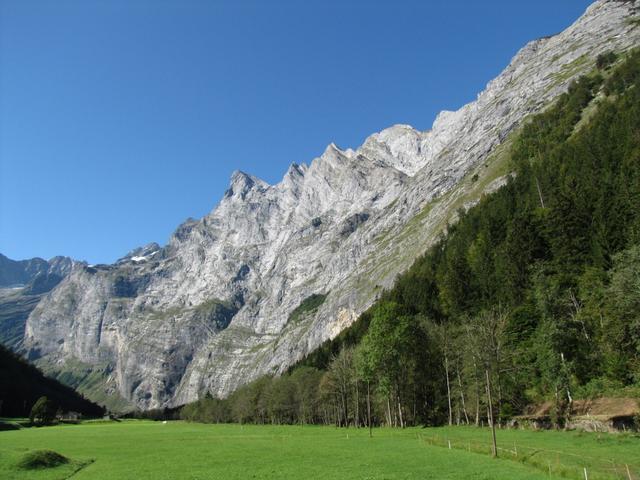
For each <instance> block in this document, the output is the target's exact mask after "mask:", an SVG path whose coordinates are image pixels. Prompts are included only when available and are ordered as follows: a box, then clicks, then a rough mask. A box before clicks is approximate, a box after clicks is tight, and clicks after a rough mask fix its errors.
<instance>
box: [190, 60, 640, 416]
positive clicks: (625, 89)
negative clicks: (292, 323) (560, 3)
mask: <svg viewBox="0 0 640 480" xmlns="http://www.w3.org/2000/svg"><path fill="white" fill-rule="evenodd" d="M597 66H598V70H596V71H594V72H593V73H592V74H589V75H587V76H584V77H582V78H580V79H579V80H577V81H575V82H574V83H572V85H571V86H570V87H569V89H568V91H567V93H565V94H563V95H561V96H560V97H559V98H558V100H557V101H556V102H555V103H554V104H553V105H552V106H551V107H550V108H548V109H547V110H545V111H544V112H543V113H540V114H538V115H535V116H533V117H532V118H531V119H528V121H527V122H526V124H525V125H524V126H523V128H522V130H521V132H520V133H519V134H518V136H517V138H516V140H515V141H514V143H513V146H512V148H511V152H510V156H511V162H512V171H513V172H514V175H512V176H511V177H510V179H509V181H508V183H507V184H506V185H505V186H504V187H503V188H501V189H500V190H498V191H496V192H494V193H492V194H491V195H486V196H484V197H483V198H482V199H481V200H480V202H479V203H478V204H477V205H476V206H474V207H472V208H470V209H469V210H467V211H460V212H459V215H458V216H459V220H458V221H457V223H456V224H454V225H449V227H448V229H447V231H446V233H445V234H443V235H442V236H441V238H440V239H439V241H438V242H437V243H436V244H435V245H434V246H432V247H431V248H429V249H428V250H427V251H426V253H425V254H424V255H423V256H421V257H420V258H418V259H417V260H416V262H415V263H414V264H413V266H412V267H411V268H410V269H409V270H408V271H407V272H405V273H404V274H402V275H400V276H399V277H398V278H397V280H396V282H395V285H394V287H393V288H392V289H390V290H388V291H386V292H384V293H383V294H382V295H381V297H380V298H379V299H378V301H377V302H376V303H375V304H374V305H373V306H372V307H371V308H370V309H369V310H368V311H366V312H365V313H363V314H362V315H361V316H360V318H359V319H358V321H357V322H356V323H355V324H354V325H353V326H352V327H351V328H349V329H347V330H346V331H345V332H343V333H342V334H340V335H339V336H338V337H337V338H336V339H334V340H332V341H329V342H326V343H325V344H324V345H322V346H321V347H320V348H319V349H318V350H316V351H315V352H313V353H312V354H311V355H309V356H308V357H307V358H306V359H305V360H303V361H302V362H300V363H299V364H298V365H296V366H294V367H293V368H291V369H290V370H289V371H288V372H287V373H286V374H284V375H282V376H279V377H263V378H260V379H258V380H256V381H254V382H252V383H250V384H248V385H246V386H244V387H242V388H240V389H239V390H237V391H236V392H234V393H233V394H232V395H230V396H229V397H228V398H226V399H216V398H212V397H211V396H206V397H204V398H202V399H201V400H199V401H198V402H195V403H193V404H189V405H186V406H185V407H184V408H183V409H182V411H181V416H182V418H184V419H187V420H193V421H206V422H228V421H235V422H239V423H245V422H252V423H275V424H281V423H301V424H306V423H317V424H335V425H340V426H371V425H391V426H399V427H403V426H406V425H416V424H423V425H434V424H443V423H448V424H454V423H464V424H476V425H478V424H481V423H484V422H487V421H488V420H489V419H491V418H492V417H493V418H495V421H496V422H499V423H505V422H507V421H509V420H510V419H511V418H512V417H513V416H515V415H518V414H521V413H523V412H524V411H525V410H526V407H527V406H528V405H531V404H536V403H540V402H543V401H551V402H552V405H553V408H552V415H551V421H552V422H553V424H554V425H556V426H558V427H560V426H562V425H563V424H564V422H566V420H567V419H568V417H569V416H570V412H571V405H572V402H573V401H574V399H576V398H585V397H593V396H600V395H640V208H639V207H640V51H638V50H635V51H632V52H630V53H628V54H627V55H626V56H625V58H623V59H618V58H617V57H616V56H615V55H612V54H608V55H606V56H603V57H602V58H599V59H598V62H597ZM488 398H492V399H493V400H492V403H491V404H489V402H488V400H487V399H488ZM490 407H492V408H490ZM492 410H495V411H494V412H493V414H492Z"/></svg>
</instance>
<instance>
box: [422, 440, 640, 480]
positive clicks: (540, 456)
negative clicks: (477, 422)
mask: <svg viewBox="0 0 640 480" xmlns="http://www.w3.org/2000/svg"><path fill="white" fill-rule="evenodd" d="M417 436H418V439H419V440H420V441H422V442H424V443H425V444H428V445H433V446H438V447H444V448H449V449H457V450H466V451H468V452H472V453H480V454H485V455H491V454H492V452H493V446H492V444H491V442H489V441H488V442H486V443H481V442H478V441H470V440H462V439H451V438H448V437H444V436H438V435H428V436H426V435H422V434H418V435H417ZM639 443H640V442H639ZM503 445H504V444H503ZM638 453H639V457H640V449H639V452H638ZM498 456H499V457H502V458H508V459H510V460H514V461H518V462H521V463H524V464H527V465H531V466H533V467H535V468H537V469H539V470H542V471H544V472H547V473H548V474H549V476H550V477H551V476H555V477H563V478H570V479H576V480H640V464H637V463H635V462H638V460H640V458H634V459H632V461H631V463H620V462H616V461H614V460H613V459H610V460H607V459H604V458H599V457H593V456H588V455H577V454H575V453H571V452H565V451H561V450H554V449H545V448H537V447H530V446H527V445H525V444H520V443H513V445H510V446H509V447H504V446H500V444H499V445H498Z"/></svg>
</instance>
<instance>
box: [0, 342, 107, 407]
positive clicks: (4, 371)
mask: <svg viewBox="0 0 640 480" xmlns="http://www.w3.org/2000/svg"><path fill="white" fill-rule="evenodd" d="M41 396H46V397H47V398H49V400H52V401H53V403H54V404H55V406H56V408H60V409H62V410H63V411H64V412H67V411H75V412H78V413H82V414H84V415H88V416H101V415H102V413H103V409H102V407H100V406H98V405H96V404H94V403H92V402H90V401H89V400H87V399H85V398H83V397H82V396H80V395H79V394H78V393H77V392H75V391H74V390H73V389H72V388H69V387H67V386H66V385H63V384H61V383H59V382H57V381H56V380H54V379H51V378H47V377H45V376H44V375H43V374H42V372H40V371H39V370H38V369H37V368H35V367H34V366H32V365H29V364H28V363H27V362H26V361H25V360H23V359H22V358H20V357H18V356H17V355H15V354H14V353H12V352H11V351H9V350H8V349H6V348H5V347H3V346H2V345H0V415H2V416H4V417H28V416H29V413H30V412H31V407H33V405H34V404H35V403H36V401H37V400H38V398H40V397H41Z"/></svg>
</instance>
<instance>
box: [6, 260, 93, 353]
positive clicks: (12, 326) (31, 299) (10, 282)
mask: <svg viewBox="0 0 640 480" xmlns="http://www.w3.org/2000/svg"><path fill="white" fill-rule="evenodd" d="M74 265H83V263H82V262H76V261H75V260H72V259H71V258H69V257H53V258H52V259H50V260H49V261H47V260H43V259H42V258H31V259H29V260H20V261H16V260H11V259H10V258H7V257H5V256H4V255H2V254H0V343H2V344H4V345H6V346H8V347H10V348H12V349H14V350H19V349H20V347H21V346H22V340H23V337H24V328H25V323H26V321H27V317H29V314H30V313H31V311H32V310H33V309H34V308H35V306H36V305H37V304H38V302H39V301H40V300H41V298H42V296H43V295H44V294H45V293H47V292H49V291H51V290H52V289H53V288H54V287H55V286H56V285H58V284H59V283H60V282H61V281H62V279H63V278H64V277H65V276H67V275H68V274H69V273H70V272H71V270H72V269H73V267H74Z"/></svg>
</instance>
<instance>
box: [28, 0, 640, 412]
mask: <svg viewBox="0 0 640 480" xmlns="http://www.w3.org/2000/svg"><path fill="white" fill-rule="evenodd" d="M635 15H636V2H618V1H599V2H596V3H594V4H593V5H592V6H591V7H590V8H589V9H588V10H587V12H586V13H585V14H584V15H583V16H582V17H581V18H580V19H579V20H578V21H577V22H576V23H575V24H574V25H572V26H571V27H569V28H568V29H567V30H565V31H564V32H562V33H560V34H558V35H556V36H553V37H549V38H544V39H540V40H536V41H534V42H531V43H530V44H528V45H527V46H526V47H524V48H523V49H522V50H521V51H520V52H519V53H518V54H517V55H516V56H515V57H514V59H513V60H512V62H511V63H510V65H509V66H508V67H507V68H506V69H505V71H504V72H503V73H502V74H501V75H500V76H499V77H497V78H496V79H495V80H493V81H492V82H490V83H489V84H488V85H487V88H486V89H485V90H484V91H483V92H482V93H481V94H480V95H479V96H478V99H477V100H476V101H475V102H472V103H470V104H468V105H466V106H464V107H463V108H461V109H460V110H458V111H457V112H442V113H441V114H440V115H439V116H438V118H437V119H436V121H435V122H434V125H433V128H432V129H431V130H430V131H427V132H419V131H416V130H414V129H413V128H411V127H409V126H405V125H396V126H394V127H391V128H389V129H387V130H384V131H382V132H380V133H377V134H374V135H372V136H371V137H369V138H368V139H367V140H366V141H365V143H364V144H363V145H362V146H361V147H359V148H358V149H357V150H350V149H349V150H341V149H340V148H338V147H337V146H335V145H330V146H329V147H328V148H327V149H326V151H325V152H324V153H323V154H322V155H321V156H320V157H319V158H317V159H315V160H313V161H312V162H311V163H310V165H305V164H302V165H295V164H294V165H292V166H291V167H290V168H289V170H288V171H287V173H286V175H285V177H284V178H283V180H282V181H281V182H280V183H278V184H276V185H268V184H266V183H265V182H263V181H261V180H259V179H257V178H255V177H252V176H250V175H247V174H244V173H241V172H236V173H234V175H233V177H232V179H231V185H230V187H229V189H228V191H227V192H226V193H225V196H224V198H223V199H222V201H221V202H220V204H219V205H218V206H217V207H216V208H215V209H214V210H213V211H212V212H211V213H210V214H209V215H207V216H205V217H203V218H202V219H200V220H189V221H187V222H185V223H184V224H183V225H181V226H180V227H179V228H178V229H177V230H176V232H175V233H174V235H173V236H172V238H171V240H170V241H169V243H168V245H166V246H164V247H162V248H160V247H158V246H157V245H151V246H148V247H145V248H144V249H141V250H140V251H139V252H134V253H133V254H131V255H129V256H127V257H125V258H123V259H122V260H120V261H119V262H117V263H116V264H114V265H96V266H85V265H78V266H76V268H74V269H73V271H72V272H71V273H70V274H69V275H68V276H67V277H66V278H65V279H64V280H63V281H62V282H61V283H60V284H59V285H57V286H56V287H55V288H54V289H53V290H52V291H51V292H50V293H48V294H47V295H46V296H45V297H44V298H43V299H42V300H41V301H40V302H39V303H38V305H37V306H36V307H35V309H34V310H33V312H32V313H31V314H30V316H29V318H28V320H27V324H26V328H25V337H24V345H25V348H26V349H27V350H28V352H29V356H30V358H31V359H34V360H36V361H37V362H38V363H39V364H40V365H42V366H43V368H45V369H46V370H47V371H49V372H51V373H54V374H63V375H65V378H67V379H68V380H70V381H71V383H72V384H74V385H76V386H78V387H80V388H81V389H83V390H84V391H86V392H87V393H88V394H90V395H91V396H92V398H96V399H100V400H103V401H107V400H108V399H114V398H118V399H119V400H118V402H119V403H120V405H124V404H130V405H135V406H137V407H140V408H152V407H159V406H165V405H176V404H180V403H184V402H187V401H191V400H193V399H195V398H197V397H198V396H199V395H201V394H202V393H203V392H206V391H209V392H212V393H213V394H216V395H225V394H228V393H229V392H231V391H233V390H234V389H235V388H237V387H238V386H240V385H241V384H243V383H246V382H248V381H250V380H251V379H254V378H256V377H258V376H260V375H262V374H265V373H279V372H282V371H284V370H285V369H286V368H287V367H288V366H289V365H291V364H292V363H294V362H295V361H297V360H298V359H300V358H302V357H303V356H304V355H305V354H307V353H309V352H311V351H312V350H313V349H315V348H316V347H317V346H318V345H320V344H321V343H322V342H323V341H325V340H327V339H329V338H332V337H334V336H336V335H337V334H338V333H339V332H340V331H342V330H343V329H344V328H346V327H348V326H349V325H351V324H352V323H353V322H354V321H355V319H356V318H357V317H358V315H359V314H360V313H361V312H363V311H364V310H366V309H367V308H368V307H369V306H370V305H371V304H372V303H373V301H374V299H375V298H376V297H377V296H379V295H380V293H381V292H382V290H383V289H384V288H385V287H389V286H391V284H392V282H393V279H394V278H395V277H396V275H397V274H399V273H401V272H403V271H405V270H406V269H407V268H408V267H409V266H410V265H411V263H412V262H413V261H414V260H415V258H416V257H417V256H418V255H419V254H421V253H422V252H424V251H425V250H426V248H427V247H429V246H430V245H431V244H433V242H434V241H435V240H436V239H437V237H438V235H439V233H440V232H441V231H442V230H443V229H444V227H445V226H446V225H447V223H448V222H450V221H452V220H453V219H454V218H455V216H456V212H457V211H458V209H459V208H460V207H469V206H471V205H473V204H474V203H475V202H477V201H478V199H479V198H480V196H481V195H482V193H483V192H490V191H494V190H495V189H497V188H498V187H499V186H501V185H503V184H504V183H506V181H507V178H508V174H509V173H510V171H511V170H510V166H509V164H508V162H507V157H508V155H507V154H506V152H507V151H508V147H509V145H510V143H511V142H512V139H513V136H514V132H515V131H516V130H517V129H518V128H519V127H520V126H521V125H522V123H523V121H524V120H525V119H526V118H527V117H528V116H529V115H531V114H533V113H536V112H539V111H541V110H542V109H544V108H545V107H547V106H548V105H549V104H550V103H551V102H552V101H553V100H554V99H556V98H557V97H558V95H560V94H561V93H563V92H565V91H566V90H567V88H568V85H569V84H570V82H571V81H572V80H573V79H575V78H577V77H578V76H579V75H581V74H583V73H585V72H587V71H590V70H591V69H592V68H593V67H594V64H595V61H596V58H597V57H598V55H600V54H602V53H604V52H606V51H610V50H613V51H617V52H622V51H624V50H627V49H629V48H630V47H632V46H634V45H637V44H638V43H639V40H640V29H638V28H636V26H637V22H636V21H635Z"/></svg>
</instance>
